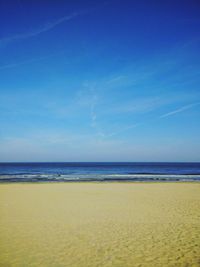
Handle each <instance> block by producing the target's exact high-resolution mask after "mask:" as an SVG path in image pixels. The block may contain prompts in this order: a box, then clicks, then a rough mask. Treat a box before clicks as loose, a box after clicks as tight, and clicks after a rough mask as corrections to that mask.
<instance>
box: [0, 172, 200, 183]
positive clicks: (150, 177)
mask: <svg viewBox="0 0 200 267" xmlns="http://www.w3.org/2000/svg"><path fill="white" fill-rule="evenodd" d="M72 181H133V182H134V181H144V182H145V181H146V182H148V181H200V174H78V175H75V174H73V175H72V174H22V173H21V174H1V175H0V183H3V182H72Z"/></svg>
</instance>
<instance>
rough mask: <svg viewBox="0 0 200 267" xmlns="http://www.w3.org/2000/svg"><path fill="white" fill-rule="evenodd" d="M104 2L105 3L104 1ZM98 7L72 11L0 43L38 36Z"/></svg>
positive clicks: (6, 38) (0, 40) (1, 40)
mask: <svg viewBox="0 0 200 267" xmlns="http://www.w3.org/2000/svg"><path fill="white" fill-rule="evenodd" d="M104 4H106V3H104ZM97 8H98V7H91V8H87V9H83V10H80V11H77V12H73V13H72V14H69V15H66V16H64V17H61V18H58V19H57V20H55V21H52V22H48V23H46V24H44V25H42V26H40V27H39V28H38V29H35V30H32V31H29V32H25V33H21V34H16V35H12V36H10V37H5V38H2V39H0V44H7V43H10V42H13V41H17V40H25V39H28V38H31V37H35V36H38V35H39V34H41V33H44V32H47V31H50V30H52V29H53V28H55V27H56V26H58V25H60V24H62V23H64V22H66V21H70V20H72V19H74V18H76V17H79V16H81V15H85V14H88V13H90V12H92V11H94V10H96V9H97Z"/></svg>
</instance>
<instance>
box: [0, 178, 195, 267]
mask: <svg viewBox="0 0 200 267" xmlns="http://www.w3.org/2000/svg"><path fill="white" fill-rule="evenodd" d="M0 266H3V267H11V266H16V267H29V266H35V267H40V266H41V267H61V266H62V267H68V266H69V267H89V266H91V267H97V266H99V267H109V266H113V267H117V266H118V267H128V266H134V267H135V266H145V267H147V266H148V267H157V266H160V267H165V266H167V267H168V266H171V267H179V266H180V267H182V266H183V267H186V266H187V267H193V266H200V184H198V183H146V184H145V183H60V184H59V183H58V184H56V183H51V184H1V185H0Z"/></svg>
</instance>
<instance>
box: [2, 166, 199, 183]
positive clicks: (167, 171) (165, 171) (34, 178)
mask: <svg viewBox="0 0 200 267" xmlns="http://www.w3.org/2000/svg"><path fill="white" fill-rule="evenodd" d="M79 181H99V182H106V181H133V182H134V181H135V182H137V181H140V182H150V181H163V182H170V181H199V182H200V162H199V163H196V162H193V163H192V162H184V163H180V162H179V163H174V162H173V163H171V162H42V163H41V162H20V163H0V183H7V182H79Z"/></svg>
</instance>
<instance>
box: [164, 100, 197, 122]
mask: <svg viewBox="0 0 200 267" xmlns="http://www.w3.org/2000/svg"><path fill="white" fill-rule="evenodd" d="M199 104H200V102H197V103H193V104H190V105H186V106H183V107H181V108H179V109H176V110H173V111H171V112H168V113H165V114H163V115H161V116H160V117H159V118H166V117H169V116H172V115H175V114H176V113H179V112H182V111H184V110H187V109H190V108H192V107H194V106H197V105H199Z"/></svg>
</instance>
